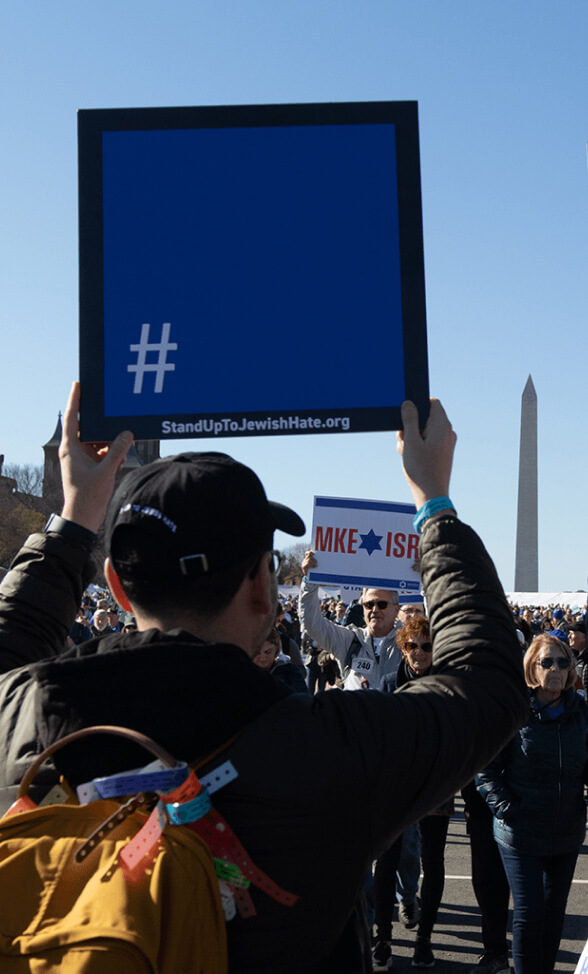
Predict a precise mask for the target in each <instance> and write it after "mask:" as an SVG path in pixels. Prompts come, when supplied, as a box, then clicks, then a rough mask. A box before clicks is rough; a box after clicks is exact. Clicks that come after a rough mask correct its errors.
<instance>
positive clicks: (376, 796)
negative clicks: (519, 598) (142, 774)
mask: <svg viewBox="0 0 588 974" xmlns="http://www.w3.org/2000/svg"><path fill="white" fill-rule="evenodd" d="M86 563H87V558H86V556H85V554H84V553H83V551H82V549H80V548H78V547H77V546H76V545H74V544H72V543H71V542H68V541H66V540H64V539H63V538H62V537H60V536H55V535H45V536H43V535H34V536H33V537H32V539H29V542H28V543H27V545H26V546H25V547H24V548H23V550H22V551H21V552H20V554H19V555H18V556H17V559H16V561H15V564H14V568H13V570H12V571H11V573H10V574H9V575H8V576H7V578H6V579H5V581H4V582H3V584H2V586H0V669H3V670H4V671H9V672H5V675H4V676H3V677H1V678H0V740H1V741H2V753H3V755H4V760H3V762H2V765H1V766H0V794H2V792H3V793H4V795H5V797H6V798H10V797H11V796H10V793H11V791H12V792H13V791H14V787H13V786H14V785H15V784H16V782H18V781H19V779H20V777H21V775H22V773H23V769H24V767H25V766H26V764H28V762H29V760H30V758H31V757H32V755H33V754H34V753H36V752H38V751H39V749H40V748H42V747H44V746H46V745H47V744H48V743H49V742H50V741H52V740H54V739H55V738H56V737H58V736H60V735H62V734H64V733H66V732H68V731H70V730H73V729H75V728H76V727H79V726H81V725H89V724H92V723H113V724H122V725H126V726H130V727H134V728H137V729H138V730H141V731H143V732H145V733H147V734H149V735H150V736H152V737H154V738H155V739H158V740H159V741H160V742H161V743H162V744H163V745H164V746H166V747H167V748H168V750H170V751H171V752H172V753H175V754H176V756H177V757H178V758H185V759H188V760H194V759H195V758H196V757H197V756H198V755H205V754H207V753H210V752H211V751H212V749H213V748H215V747H217V746H219V745H222V744H223V742H226V741H227V740H228V738H230V737H231V735H232V734H234V733H236V732H238V736H237V738H236V740H235V741H234V743H232V744H231V745H230V747H228V749H226V750H225V751H224V752H223V754H222V756H221V757H220V758H219V759H218V760H216V761H215V762H213V763H212V764H209V765H207V766H205V768H204V769H203V771H204V772H205V771H207V770H211V769H212V768H213V767H215V766H216V764H217V763H219V761H221V760H225V759H226V758H230V760H231V761H232V762H233V764H234V766H235V767H236V769H237V771H238V777H237V779H236V780H235V781H233V782H231V783H230V784H229V785H227V786H225V787H224V788H222V789H221V790H220V791H218V792H217V793H216V794H215V796H214V803H215V806H216V807H217V808H218V810H219V812H220V813H221V814H222V815H224V816H225V817H226V819H227V820H228V821H229V823H230V824H231V826H232V827H233V829H234V831H235V832H236V834H237V835H238V837H239V839H240V840H241V842H242V843H243V844H244V846H245V848H246V849H247V850H248V852H249V854H250V856H251V858H252V859H253V861H254V862H256V864H257V865H258V866H259V867H260V868H261V869H262V870H264V871H265V872H266V873H268V874H269V875H270V876H271V878H272V879H274V880H275V881H276V882H277V883H278V884H279V885H280V886H281V887H282V888H284V889H287V890H290V891H292V892H294V893H296V894H297V895H298V896H299V900H298V902H297V903H296V905H295V906H293V907H285V906H281V905H280V904H279V903H276V902H274V900H272V899H271V898H270V897H269V896H267V895H266V894H264V893H263V892H260V891H259V890H257V889H255V888H253V889H252V897H253V900H254V903H255V907H256V909H257V915H256V916H254V917H252V918H250V919H247V920H242V919H241V918H239V917H237V918H235V919H234V920H232V921H231V922H230V923H229V924H228V927H227V930H228V937H229V961H230V970H231V972H232V974H235V972H239V974H278V972H279V974H314V972H319V971H320V972H321V974H324V972H326V971H330V970H334V969H335V966H334V963H333V965H332V966H329V965H328V963H327V959H328V958H331V959H332V958H333V957H334V956H335V955H334V951H335V946H336V944H337V943H339V944H341V943H342V942H344V939H345V933H346V931H348V930H349V925H348V921H350V919H351V918H352V917H353V913H354V904H355V902H356V900H357V896H358V893H359V891H360V890H361V888H362V884H363V881H364V878H365V875H366V873H367V870H368V868H369V867H370V864H371V861H372V860H373V859H374V858H376V857H377V856H378V854H379V853H381V852H382V851H383V850H384V849H385V848H386V847H388V846H389V845H390V844H391V843H392V841H393V840H394V839H395V838H396V836H398V835H399V834H400V833H401V832H402V831H403V829H404V828H405V827H406V826H407V825H408V824H409V823H411V822H414V821H416V820H418V819H420V818H422V817H423V816H424V815H425V814H427V812H429V811H430V810H431V809H432V808H436V807H437V806H439V805H440V804H441V803H442V802H443V801H445V800H446V799H447V798H449V797H450V796H451V795H453V794H454V792H455V791H456V790H457V789H458V788H460V787H461V786H462V785H463V784H465V782H467V781H469V780H470V779H471V778H472V777H473V775H474V774H475V772H476V771H478V770H479V769H480V768H481V767H484V766H486V765H487V764H488V763H489V761H490V760H491V759H492V758H493V757H494V755H495V754H496V752H497V751H498V750H499V749H500V748H501V747H503V746H504V744H505V742H506V741H507V740H508V739H509V738H510V737H511V736H512V735H513V734H514V733H515V732H516V731H517V730H518V728H519V727H520V726H521V724H522V723H524V721H525V719H526V716H527V711H528V702H527V694H526V689H525V685H524V680H523V674H522V665H521V655H520V651H519V647H518V642H517V638H516V635H515V630H514V625H513V621H512V617H511V614H510V611H509V609H508V606H507V603H506V600H505V598H504V594H503V592H502V589H501V586H500V583H499V581H498V578H497V576H496V572H495V570H494V566H493V565H492V562H491V560H490V558H489V557H488V555H487V553H486V552H485V550H484V548H483V545H482V544H481V542H480V540H479V539H478V537H477V536H476V535H475V534H474V532H473V531H472V530H471V529H470V528H468V527H467V526H465V525H464V524H462V523H461V522H459V521H458V520H457V519H456V518H454V517H451V516H447V515H438V516H436V517H433V518H431V519H430V520H429V521H428V522H427V524H426V525H425V528H424V532H423V536H422V541H421V566H422V572H423V581H424V587H425V592H426V595H427V601H428V605H429V608H430V617H431V631H432V634H433V645H434V650H433V672H432V673H431V675H430V676H428V677H425V678H423V679H421V680H418V681H416V682H415V685H414V686H411V687H408V688H406V689H405V690H403V691H402V693H397V694H382V693H378V692H373V691H366V692H363V693H348V692H344V691H330V692H327V693H321V694H318V695H316V696H314V697H313V696H310V695H302V694H293V693H291V692H290V691H289V690H288V688H287V687H285V686H280V685H279V683H278V681H277V680H275V679H274V678H273V677H272V676H271V675H270V674H268V673H264V672H262V671H261V670H259V668H258V667H256V666H255V665H254V664H253V663H252V662H251V661H250V659H249V658H248V657H247V656H246V654H245V653H244V652H243V651H242V650H241V649H239V648H237V647H236V646H231V645H210V644H205V643H202V642H201V641H199V640H198V639H196V638H195V637H194V636H192V635H190V634H189V633H186V632H182V631H178V630H176V631H171V632H165V633H163V632H158V631H155V630H151V631H149V632H142V633H129V634H127V635H122V636H121V635H119V634H116V635H112V636H108V637H107V638H106V639H102V640H100V641H94V640H92V641H90V642H87V643H85V644H83V645H82V646H79V647H76V648H75V649H74V650H70V651H68V652H63V646H64V643H65V638H66V635H67V632H68V631H69V629H70V627H71V624H72V622H73V619H74V617H75V613H76V611H77V608H78V606H79V604H80V601H81V595H82V588H83V586H84V585H85V584H87V574H86V575H85V574H84V573H85V572H86V570H87V568H86ZM41 659H44V662H39V663H34V662H32V661H34V660H41ZM18 666H21V667H22V668H21V669H17V670H14V669H12V668H13V667H18ZM94 740H97V741H99V744H98V745H97V746H96V745H95V746H94V747H93V748H92V749H85V750H84V751H81V750H80V751H77V752H76V753H75V754H72V753H71V749H70V750H67V749H66V750H64V751H61V752H59V755H61V756H62V758H61V759H60V760H63V762H65V763H64V764H63V765H61V767H62V770H63V771H64V772H65V773H66V774H67V775H68V777H70V778H71V779H72V780H75V779H76V778H77V777H78V776H82V775H83V777H84V778H85V779H86V780H87V779H88V778H89V777H91V776H94V775H95V774H97V773H99V772H100V770H101V769H103V768H105V767H107V768H108V770H109V771H113V770H115V768H116V766H117V764H119V763H126V761H125V760H124V758H125V755H122V752H121V751H120V749H119V746H118V745H117V746H113V745H112V744H110V743H109V742H108V739H107V738H101V739H94ZM400 740H401V741H402V747H399V746H398V742H399V741H400ZM126 757H127V758H128V760H129V761H130V762H131V763H130V766H131V767H133V766H136V765H137V763H141V759H139V761H137V755H136V754H133V755H132V758H131V756H129V755H127V756H126ZM58 758H59V756H56V760H57V759H58ZM119 758H120V761H119V760H118V759H119ZM127 766H129V765H128V764H127ZM325 837H327V838H328V841H325ZM342 937H343V941H342V939H341V938H342ZM347 943H349V944H353V943H354V941H352V940H351V939H348V941H347ZM354 949H355V954H354V953H353V949H349V950H347V949H346V950H345V951H340V953H339V961H338V964H337V967H336V969H337V970H338V972H339V974H346V972H347V974H349V972H352V971H353V972H354V974H356V972H357V971H362V970H364V971H367V970H369V969H370V968H371V958H370V954H369V944H368V945H367V950H366V951H365V954H364V960H362V959H361V958H359V957H358V956H357V949H356V948H354ZM341 955H343V957H341ZM362 965H363V966H362Z"/></svg>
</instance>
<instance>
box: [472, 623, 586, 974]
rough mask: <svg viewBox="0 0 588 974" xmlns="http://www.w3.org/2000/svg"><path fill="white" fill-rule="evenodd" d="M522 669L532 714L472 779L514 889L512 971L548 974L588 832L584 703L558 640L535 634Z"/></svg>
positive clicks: (571, 658) (570, 659) (567, 653)
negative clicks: (487, 810) (491, 817)
mask: <svg viewBox="0 0 588 974" xmlns="http://www.w3.org/2000/svg"><path fill="white" fill-rule="evenodd" d="M524 667H525V679H526V681H527V686H528V687H529V692H530V696H531V716H530V718H529V720H528V721H527V723H526V725H525V726H524V727H523V728H522V729H521V730H520V731H519V732H518V734H517V735H516V736H515V737H514V738H513V740H512V741H511V742H510V744H508V745H507V747H506V748H505V749H504V750H503V751H502V752H501V753H500V754H499V755H498V757H497V758H496V759H495V760H494V761H493V762H492V764H491V765H489V767H488V768H486V770H485V771H484V772H483V773H482V774H480V775H478V777H477V779H476V783H477V787H478V790H479V791H480V792H481V794H482V795H483V796H484V798H485V799H486V801H487V803H488V805H489V807H490V810H491V811H492V814H493V815H494V822H493V824H494V837H495V839H496V841H497V843H498V848H499V850H500V855H501V857H502V861H503V863H504V868H505V871H506V875H507V877H508V882H509V886H510V889H511V892H512V897H513V903H514V914H513V949H512V953H513V961H514V968H515V972H516V974H531V972H532V974H551V972H552V971H553V969H554V966H555V961H556V957H557V952H558V949H559V942H560V940H561V933H562V928H563V922H564V917H565V909H566V903H567V898H568V893H569V890H570V886H571V883H572V879H573V876H574V869H575V865H576V859H577V857H578V852H579V850H580V847H581V845H582V842H583V841H584V833H585V828H586V805H585V803H584V782H585V781H586V769H587V761H588V746H587V739H588V705H587V704H586V701H585V700H583V699H582V698H581V697H580V696H579V695H578V694H577V693H576V692H575V690H574V682H575V679H576V671H575V667H574V656H573V653H572V650H571V649H570V647H569V646H568V645H567V643H566V642H564V641H563V640H561V639H557V638H555V637H553V636H547V635H540V636H537V637H536V638H535V639H534V640H533V642H532V643H531V645H530V647H529V649H528V650H527V652H526V653H525V659H524Z"/></svg>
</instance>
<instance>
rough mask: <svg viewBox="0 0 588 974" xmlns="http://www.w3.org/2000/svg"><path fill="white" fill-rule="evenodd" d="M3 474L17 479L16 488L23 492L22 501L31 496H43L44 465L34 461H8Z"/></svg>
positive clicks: (24, 501)
mask: <svg viewBox="0 0 588 974" xmlns="http://www.w3.org/2000/svg"><path fill="white" fill-rule="evenodd" d="M2 473H3V475H4V476H5V477H10V478H11V479H12V480H15V481H16V489H17V491H18V493H19V494H23V495H24V497H23V498H22V503H23V504H24V503H26V499H27V498H29V497H41V496H42V493H43V467H36V466H34V465H33V464H32V463H22V464H21V463H7V464H5V465H4V468H3V471H2Z"/></svg>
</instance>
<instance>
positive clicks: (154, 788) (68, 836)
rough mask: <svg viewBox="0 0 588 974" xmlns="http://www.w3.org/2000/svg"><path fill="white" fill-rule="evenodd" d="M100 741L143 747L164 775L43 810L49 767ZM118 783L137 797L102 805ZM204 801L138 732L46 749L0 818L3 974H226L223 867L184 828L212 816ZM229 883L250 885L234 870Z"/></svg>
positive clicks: (188, 776) (138, 778) (181, 768)
mask: <svg viewBox="0 0 588 974" xmlns="http://www.w3.org/2000/svg"><path fill="white" fill-rule="evenodd" d="M93 733H114V734H119V735H121V736H124V737H130V738H131V739H133V740H134V741H135V742H137V743H141V744H143V746H144V747H146V748H147V749H148V750H149V751H151V752H152V753H153V754H155V755H156V757H157V758H158V762H156V763H155V764H156V765H157V769H156V770H154V765H153V764H152V765H149V766H148V768H146V769H138V770H137V771H136V772H130V773H128V774H127V775H126V776H125V775H122V776H120V775H119V776H113V777H112V778H111V779H108V778H104V779H97V780H96V781H94V782H91V783H89V784H88V785H85V786H83V788H82V797H81V799H79V800H80V802H82V801H85V803H80V804H75V803H71V802H67V803H65V804H54V805H51V804H48V805H44V806H39V807H37V806H36V805H35V804H34V802H32V800H31V799H30V797H29V796H28V787H29V785H30V783H31V781H32V780H33V777H34V775H35V774H36V772H37V770H38V769H39V767H40V766H41V764H42V762H43V761H44V760H46V759H47V758H48V757H49V756H50V755H51V754H53V753H54V752H55V751H56V750H57V749H58V748H59V747H61V746H63V745H65V744H67V743H69V742H70V741H72V740H76V739H78V738H79V737H82V736H85V735H87V734H93ZM149 769H151V770H149ZM115 780H116V781H117V782H118V784H117V786H116V787H117V788H118V791H119V792H121V789H123V791H122V792H121V794H124V795H125V796H129V795H130V796H131V797H130V799H127V800H126V801H124V800H123V799H121V801H118V800H117V799H116V798H110V797H100V790H102V791H103V794H104V793H107V791H108V789H106V792H104V787H102V789H101V788H100V784H101V783H103V782H106V783H107V785H108V784H109V783H110V786H112V782H113V781H115ZM137 782H139V785H140V787H139V788H137V787H135V785H136V784H137ZM178 782H179V784H178ZM127 786H128V787H127ZM84 789H85V791H84ZM124 789H127V790H124ZM115 790H116V788H115ZM79 794H80V789H78V795H79ZM206 798H207V791H206V788H204V789H203V788H202V787H201V786H200V782H199V781H198V779H197V777H196V775H195V774H194V772H193V771H191V770H190V769H189V768H186V766H185V765H180V764H178V763H177V762H175V760H174V759H173V758H172V757H171V756H170V755H169V754H167V753H166V752H165V751H164V750H163V749H162V748H160V747H159V746H158V745H157V744H155V743H154V742H153V741H151V740H150V739H149V738H146V737H144V736H143V735H141V734H137V732H135V731H129V730H126V729H124V728H115V727H96V728H86V729H84V730H82V731H79V732H76V733H74V734H70V735H68V736H67V737H64V738H63V739H62V740H61V741H59V742H57V743H56V744H54V745H52V747H50V748H48V749H47V750H46V751H45V752H44V753H43V754H41V755H40V756H39V758H38V759H37V761H35V763H34V765H33V766H32V768H31V769H30V770H29V772H28V773H27V775H26V776H25V778H24V779H23V782H22V784H21V786H20V791H19V797H18V799H17V801H16V802H15V804H14V805H13V806H12V808H11V809H10V810H9V811H8V812H7V814H6V815H5V816H4V817H3V818H2V819H0V972H2V974H102V972H104V974H226V971H227V947H226V931H225V917H224V913H223V907H222V904H221V895H220V892H219V881H218V878H217V869H218V867H217V868H215V861H214V859H213V855H212V853H211V850H210V848H209V845H208V843H207V842H206V841H205V840H204V839H203V838H202V837H201V836H200V835H199V834H198V833H197V832H196V831H194V830H193V829H192V828H190V827H189V824H186V823H190V822H192V823H193V822H194V821H195V818H194V816H199V818H200V819H201V820H203V821H205V820H206V818H207V816H209V814H210V813H209V809H210V802H208V808H207V801H206ZM75 800H76V799H75V798H73V799H72V801H73V802H75ZM170 810H171V811H170ZM174 815H175V821H176V822H177V823H178V824H170V823H171V821H173V820H174ZM225 865H226V868H227V869H229V873H230V866H229V864H225ZM228 881H229V883H230V882H231V881H233V882H234V883H235V884H236V886H235V888H236V887H238V886H239V884H240V883H241V885H242V886H246V885H248V884H247V883H246V882H244V881H243V877H242V876H241V879H239V872H238V870H237V871H236V872H235V871H234V869H233V874H232V875H231V874H229V876H228Z"/></svg>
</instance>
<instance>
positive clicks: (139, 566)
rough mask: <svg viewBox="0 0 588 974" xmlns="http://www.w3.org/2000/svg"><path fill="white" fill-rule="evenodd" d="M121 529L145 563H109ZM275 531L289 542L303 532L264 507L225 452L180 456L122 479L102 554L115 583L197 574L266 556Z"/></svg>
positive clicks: (252, 478) (278, 507) (261, 494)
mask: <svg viewBox="0 0 588 974" xmlns="http://www.w3.org/2000/svg"><path fill="white" fill-rule="evenodd" d="M125 527H133V528H134V529H139V530H140V532H141V533H145V534H146V535H147V537H148V538H149V539H151V540H152V541H153V559H152V561H151V560H149V563H145V559H143V558H142V559H141V561H140V562H136V561H135V562H123V561H121V560H120V559H118V558H117V557H116V543H115V539H116V537H117V533H118V532H119V531H123V529H124V528H125ZM276 529H279V530H281V531H285V532H286V534H292V535H295V536H296V537H301V536H302V535H303V534H304V532H305V530H306V529H305V526H304V522H303V521H302V519H301V518H300V517H298V514H296V513H295V512H294V511H293V510H291V509H290V508H289V507H285V506H284V505H282V504H276V503H275V502H273V501H268V499H267V497H266V494H265V490H264V489H263V485H262V483H261V481H260V479H259V477H258V476H257V475H256V474H255V473H254V472H253V470H251V469H250V468H249V467H246V466H245V465H244V464H242V463H239V462H238V461H237V460H233V459H232V457H229V456H227V455H226V454H225V453H179V454H177V456H174V457H166V458H165V459H163V460H156V461H155V462H154V463H150V464H148V465H147V466H145V467H139V468H137V469H136V470H132V471H131V472H130V473H128V474H127V475H126V476H125V477H124V479H123V480H122V481H121V483H120V484H119V486H118V488H117V489H116V491H115V493H114V495H113V497H112V500H111V501H110V505H109V508H108V512H107V515H106V523H105V538H106V550H107V553H108V555H109V557H110V558H111V560H112V563H113V565H114V568H115V570H116V572H117V573H118V574H119V575H120V577H121V578H129V579H141V578H157V576H158V575H160V574H161V572H162V570H165V571H166V572H168V571H172V572H174V573H175V572H176V571H177V574H178V575H199V574H201V573H203V572H215V571H219V570H221V569H223V568H228V567H229V566H230V565H232V564H234V563H235V562H238V561H240V560H243V559H245V558H247V557H248V556H250V555H251V556H254V555H256V554H258V553H259V554H262V553H263V552H264V551H269V550H271V548H272V547H273V533H274V531H275V530H276ZM113 542H114V543H113ZM113 550H114V552H115V554H114V556H113Z"/></svg>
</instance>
